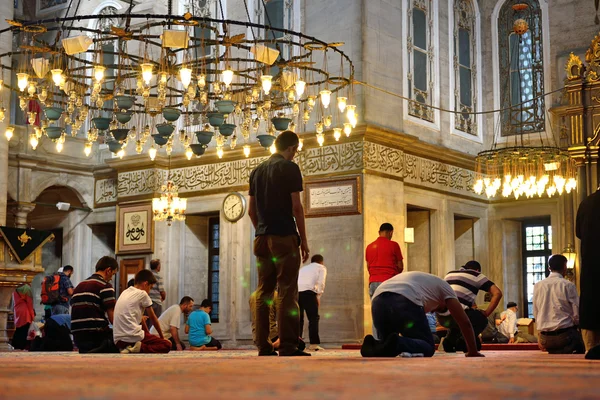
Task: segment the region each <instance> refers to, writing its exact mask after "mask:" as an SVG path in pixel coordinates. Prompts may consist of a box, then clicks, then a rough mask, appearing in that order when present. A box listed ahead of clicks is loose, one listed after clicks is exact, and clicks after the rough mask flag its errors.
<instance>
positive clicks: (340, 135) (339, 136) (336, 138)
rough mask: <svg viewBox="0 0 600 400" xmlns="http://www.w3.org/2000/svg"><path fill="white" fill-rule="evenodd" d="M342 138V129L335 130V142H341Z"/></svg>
mask: <svg viewBox="0 0 600 400" xmlns="http://www.w3.org/2000/svg"><path fill="white" fill-rule="evenodd" d="M341 137H342V128H333V138H334V139H335V141H336V142H339V141H340V138H341Z"/></svg>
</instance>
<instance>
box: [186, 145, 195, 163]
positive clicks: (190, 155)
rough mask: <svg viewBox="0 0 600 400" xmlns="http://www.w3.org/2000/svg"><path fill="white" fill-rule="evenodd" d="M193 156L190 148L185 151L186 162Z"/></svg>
mask: <svg viewBox="0 0 600 400" xmlns="http://www.w3.org/2000/svg"><path fill="white" fill-rule="evenodd" d="M193 155H194V152H193V151H192V149H191V148H190V147H188V148H186V149H185V156H186V157H187V159H188V160H191V159H192V156H193Z"/></svg>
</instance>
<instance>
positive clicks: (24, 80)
mask: <svg viewBox="0 0 600 400" xmlns="http://www.w3.org/2000/svg"><path fill="white" fill-rule="evenodd" d="M28 84H29V74H26V73H24V72H20V73H18V74H17V86H18V87H19V90H20V91H21V92H22V91H24V90H25V89H26V88H27V85H28Z"/></svg>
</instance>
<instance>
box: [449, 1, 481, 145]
mask: <svg viewBox="0 0 600 400" xmlns="http://www.w3.org/2000/svg"><path fill="white" fill-rule="evenodd" d="M453 14H454V27H453V41H454V48H453V50H454V57H453V71H454V85H455V87H454V110H455V111H457V112H458V113H457V114H455V118H454V121H455V122H454V128H455V129H457V130H459V131H461V132H465V133H469V134H472V135H477V118H476V117H477V116H476V115H475V114H471V113H472V112H474V111H477V64H476V60H477V29H476V22H477V18H476V15H475V9H474V7H473V3H472V0H456V1H455V2H454V10H453Z"/></svg>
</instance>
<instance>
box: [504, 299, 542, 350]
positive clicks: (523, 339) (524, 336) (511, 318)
mask: <svg viewBox="0 0 600 400" xmlns="http://www.w3.org/2000/svg"><path fill="white" fill-rule="evenodd" d="M518 311H519V306H518V305H517V303H515V302H514V301H509V302H508V304H507V305H506V310H504V311H502V313H500V324H499V325H498V332H499V333H501V334H502V335H504V336H506V337H507V338H509V339H508V343H510V344H512V343H537V337H535V336H534V335H530V334H529V333H525V332H521V331H520V330H519V325H518V324H517V320H518V317H517V312H518Z"/></svg>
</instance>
